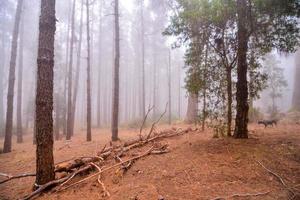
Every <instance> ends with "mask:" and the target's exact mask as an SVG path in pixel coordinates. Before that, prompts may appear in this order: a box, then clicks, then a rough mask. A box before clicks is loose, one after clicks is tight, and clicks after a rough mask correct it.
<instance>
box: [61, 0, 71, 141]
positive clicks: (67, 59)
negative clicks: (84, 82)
mask: <svg viewBox="0 0 300 200" xmlns="http://www.w3.org/2000/svg"><path fill="white" fill-rule="evenodd" d="M68 4H70V1H68ZM71 12H72V10H71V6H70V7H69V11H68V28H67V37H66V41H67V44H66V47H67V48H66V62H65V80H64V104H63V135H64V136H67V129H68V128H67V116H68V114H67V111H68V110H67V105H68V103H67V101H68V98H67V92H68V63H69V50H70V38H69V36H70V28H71Z"/></svg>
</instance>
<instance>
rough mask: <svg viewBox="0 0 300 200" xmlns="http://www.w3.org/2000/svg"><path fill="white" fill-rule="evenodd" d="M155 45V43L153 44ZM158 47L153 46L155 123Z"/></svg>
mask: <svg viewBox="0 0 300 200" xmlns="http://www.w3.org/2000/svg"><path fill="white" fill-rule="evenodd" d="M153 44H154V42H153ZM155 47H156V46H155V45H154V46H153V49H152V51H153V71H154V72H153V116H152V119H153V121H154V120H155V118H156V114H157V106H158V105H157V99H156V98H157V97H156V93H157V84H156V82H157V66H156V48H155Z"/></svg>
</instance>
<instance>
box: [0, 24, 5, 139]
mask: <svg viewBox="0 0 300 200" xmlns="http://www.w3.org/2000/svg"><path fill="white" fill-rule="evenodd" d="M1 40H2V41H1V47H0V51H1V53H0V56H1V60H0V74H2V75H1V76H0V136H1V137H2V136H4V102H3V99H4V93H3V91H4V85H3V84H4V81H3V76H4V66H5V49H6V45H5V35H4V30H2V38H1Z"/></svg>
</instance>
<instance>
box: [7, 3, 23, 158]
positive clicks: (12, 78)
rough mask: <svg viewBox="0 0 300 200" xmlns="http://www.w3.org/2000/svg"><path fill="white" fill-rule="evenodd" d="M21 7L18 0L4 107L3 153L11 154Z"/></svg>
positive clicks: (21, 4)
mask: <svg viewBox="0 0 300 200" xmlns="http://www.w3.org/2000/svg"><path fill="white" fill-rule="evenodd" d="M22 6H23V0H19V1H18V3H17V10H16V17H15V24H14V29H13V37H12V42H11V55H10V63H9V75H8V91H7V107H6V109H7V110H6V126H5V140H4V147H3V153H7V152H11V140H12V125H13V102H14V86H15V69H16V58H17V49H18V35H19V24H20V19H21V13H22Z"/></svg>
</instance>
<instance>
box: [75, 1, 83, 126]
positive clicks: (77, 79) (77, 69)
mask: <svg viewBox="0 0 300 200" xmlns="http://www.w3.org/2000/svg"><path fill="white" fill-rule="evenodd" d="M83 3H84V2H83V0H81V9H80V27H79V42H78V49H77V61H76V75H75V85H74V86H75V87H74V92H73V100H72V132H73V131H74V124H75V114H76V102H77V94H78V88H79V75H80V61H81V44H82V26H83Z"/></svg>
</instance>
